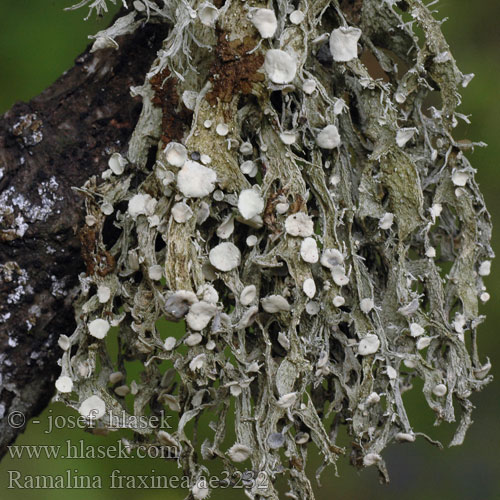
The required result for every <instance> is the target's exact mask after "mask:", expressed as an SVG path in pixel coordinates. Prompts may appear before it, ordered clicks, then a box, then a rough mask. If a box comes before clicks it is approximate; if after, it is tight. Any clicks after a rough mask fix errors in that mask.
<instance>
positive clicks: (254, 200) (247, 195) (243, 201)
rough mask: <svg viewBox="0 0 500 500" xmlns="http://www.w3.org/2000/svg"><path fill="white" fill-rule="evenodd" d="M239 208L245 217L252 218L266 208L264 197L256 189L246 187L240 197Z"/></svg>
mask: <svg viewBox="0 0 500 500" xmlns="http://www.w3.org/2000/svg"><path fill="white" fill-rule="evenodd" d="M238 210H239V211H240V214H241V215H242V216H243V218H244V219H247V220H249V219H252V218H253V217H255V216H256V215H259V214H261V213H262V212H263V210H264V199H263V198H262V196H261V194H260V193H259V192H258V191H257V190H255V189H244V190H243V191H242V192H241V193H240V196H239V198H238Z"/></svg>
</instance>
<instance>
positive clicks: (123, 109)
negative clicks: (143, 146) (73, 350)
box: [0, 25, 166, 457]
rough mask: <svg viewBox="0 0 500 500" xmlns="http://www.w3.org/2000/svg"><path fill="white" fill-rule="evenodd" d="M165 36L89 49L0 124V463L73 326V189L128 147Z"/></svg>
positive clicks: (153, 33) (157, 32) (155, 32)
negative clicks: (136, 89)
mask: <svg viewBox="0 0 500 500" xmlns="http://www.w3.org/2000/svg"><path fill="white" fill-rule="evenodd" d="M165 35H166V28H165V26H157V25H147V26H145V27H144V28H143V29H139V30H138V31H137V32H136V33H135V34H133V35H131V36H125V37H121V38H119V39H118V42H119V43H120V48H119V50H116V51H113V50H112V49H107V50H99V51H97V52H95V53H93V54H91V53H90V52H89V49H87V51H86V52H85V53H84V54H82V55H81V56H80V57H78V58H77V59H76V61H75V66H74V67H73V68H72V69H71V70H69V71H68V72H66V73H65V74H64V75H63V76H62V77H61V78H59V79H58V80H57V81H56V82H55V83H54V84H53V85H51V86H50V87H49V88H48V89H46V90H45V91H44V92H43V93H42V94H41V95H39V96H38V97H36V98H34V99H33V100H32V101H30V102H29V103H17V104H16V105H15V106H13V108H12V109H11V110H9V111H8V112H7V113H5V114H4V115H3V116H2V117H1V118H0V362H1V364H0V457H2V456H3V455H4V454H5V452H6V449H7V446H8V445H9V444H10V443H11V442H13V441H14V439H15V438H16V436H17V435H18V434H19V433H20V432H22V431H23V430H24V427H25V425H21V426H20V428H15V427H13V426H11V425H10V424H9V421H8V416H9V414H11V413H12V412H21V413H22V414H23V415H24V416H25V418H26V420H28V419H30V418H31V417H33V416H35V415H36V414H38V413H39V412H40V411H42V409H43V408H44V407H45V406H46V404H47V403H48V401H49V400H50V398H51V396H52V394H53V391H54V389H53V388H54V380H55V377H56V375H57V374H58V372H59V371H60V369H59V367H58V366H57V359H58V358H59V357H60V356H61V351H60V348H59V347H58V345H57V341H58V338H59V336H60V335H61V334H67V335H70V334H71V333H72V332H73V330H74V327H75V321H74V317H73V315H74V313H73V308H72V300H73V298H74V291H75V290H76V288H75V287H76V285H77V281H78V273H79V272H81V271H82V270H83V264H82V259H81V257H80V245H79V241H78V235H77V230H78V227H79V226H81V225H82V218H83V211H82V207H83V198H82V197H81V196H80V195H79V194H78V193H77V192H75V191H74V190H72V187H74V186H81V185H83V184H84V182H85V181H86V180H87V179H88V178H89V177H90V176H92V175H95V174H99V173H101V172H102V171H103V170H105V169H106V168H107V160H108V158H109V155H110V154H111V153H113V152H114V151H121V150H122V148H124V147H125V146H126V145H127V142H128V140H129V137H130V135H131V133H132V131H133V128H134V126H135V124H136V121H137V118H138V116H139V112H140V108H141V101H140V98H132V97H131V96H130V95H129V88H130V86H132V85H138V84H142V83H143V80H144V75H145V73H146V72H147V70H148V69H149V68H150V66H151V63H152V61H153V58H154V56H155V54H156V51H157V50H158V49H159V47H160V45H161V42H162V40H163V39H164V38H165ZM20 418H21V417H19V419H20ZM19 419H18V420H16V421H15V422H11V423H13V424H14V425H17V424H18V423H20V422H21V420H19Z"/></svg>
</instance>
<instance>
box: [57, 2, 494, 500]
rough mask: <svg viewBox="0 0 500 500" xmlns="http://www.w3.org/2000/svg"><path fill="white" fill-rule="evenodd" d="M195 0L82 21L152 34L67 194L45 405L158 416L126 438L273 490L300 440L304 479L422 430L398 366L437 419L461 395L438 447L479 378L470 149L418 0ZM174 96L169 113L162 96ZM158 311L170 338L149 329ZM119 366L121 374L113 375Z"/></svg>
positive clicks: (478, 247)
mask: <svg viewBox="0 0 500 500" xmlns="http://www.w3.org/2000/svg"><path fill="white" fill-rule="evenodd" d="M89 3H90V2H89V1H88V0H87V1H84V2H81V3H80V4H79V5H86V4H89ZM217 5H218V8H217V7H215V6H214V5H212V4H211V3H210V2H201V1H200V2H198V1H195V0H190V1H187V0H185V1H175V2H173V1H170V2H167V1H151V0H142V1H141V2H134V3H133V5H131V6H130V7H131V8H132V12H131V13H130V14H128V16H127V17H126V18H122V19H120V20H118V21H117V22H116V23H115V26H114V27H112V28H110V29H109V30H107V31H104V32H101V33H99V34H97V35H96V44H97V46H95V47H94V48H95V50H99V49H100V48H101V47H110V46H113V45H116V42H114V36H117V35H119V34H123V33H127V32H130V31H133V30H135V29H140V25H141V23H142V22H144V21H149V22H157V23H159V22H165V23H168V24H169V25H170V26H171V31H170V34H169V36H168V38H167V39H166V40H165V42H164V45H163V48H162V50H161V51H160V52H159V53H158V57H157V59H156V61H155V63H154V65H153V67H152V68H151V71H150V73H149V74H148V76H147V79H146V81H145V83H144V85H143V86H142V87H140V88H133V89H132V92H133V94H134V95H140V96H141V97H142V99H143V111H142V114H141V117H140V119H139V121H138V123H137V127H136V129H135V132H134V135H133V137H132V139H131V141H130V144H129V145H128V150H127V151H120V153H121V154H122V155H123V158H122V157H119V156H117V155H115V156H114V157H113V159H112V160H111V161H110V170H109V171H108V172H107V173H106V175H105V181H104V182H101V183H99V184H98V185H97V183H96V181H95V180H91V181H89V182H88V183H87V184H86V186H85V187H84V188H82V192H83V193H84V194H85V195H86V200H87V211H88V215H87V219H86V221H87V225H86V227H85V228H84V231H85V235H86V237H85V238H84V239H83V240H82V241H84V242H85V244H84V246H85V245H87V247H86V250H87V259H86V260H87V265H88V273H87V275H85V276H82V277H81V295H80V299H79V301H78V303H77V304H76V316H77V320H78V327H77V329H76V331H75V333H74V334H73V335H72V336H71V337H70V338H69V339H66V338H64V339H62V341H61V344H62V346H63V347H64V348H65V353H64V355H63V358H62V362H61V366H62V377H61V379H60V381H59V384H58V385H59V387H58V388H59V389H60V391H61V389H62V391H61V392H59V393H58V396H57V398H58V399H60V400H64V401H65V402H66V403H67V404H68V405H70V406H72V407H73V408H75V409H80V412H81V413H85V414H88V409H89V407H92V404H94V405H95V402H96V401H100V403H98V404H97V406H98V407H96V408H95V410H96V412H97V415H98V416H99V419H98V420H97V425H98V426H99V427H102V428H106V427H107V426H109V424H110V421H109V412H112V413H113V414H117V415H122V412H123V411H124V410H125V411H126V414H127V415H128V416H129V417H130V418H129V417H127V418H128V420H127V418H126V419H125V421H123V422H122V424H123V426H124V427H129V428H133V419H132V418H131V417H132V416H141V415H145V414H161V413H162V412H166V413H172V412H176V413H177V414H178V419H177V425H176V427H175V429H173V430H171V431H170V433H169V434H168V435H165V433H164V432H163V433H162V432H160V431H158V429H154V428H142V429H137V430H136V432H137V433H136V436H137V437H136V440H135V441H130V442H128V445H129V446H130V448H133V447H134V446H136V445H137V444H138V443H141V444H144V443H148V444H149V445H150V446H158V447H161V446H163V445H165V444H172V443H173V444H174V445H175V446H176V447H177V448H178V450H179V457H178V461H179V464H180V465H181V466H182V467H183V468H184V471H185V472H186V473H188V474H189V475H190V477H191V478H192V479H193V481H195V480H197V479H199V478H200V477H202V476H208V475H209V469H208V467H209V464H210V460H212V459H217V460H219V461H222V462H223V464H224V467H225V468H226V469H227V470H228V471H232V470H234V469H235V468H240V469H241V467H242V466H244V467H245V468H247V469H249V470H253V471H254V472H255V473H257V472H258V473H261V474H264V475H265V476H267V477H269V478H270V481H269V482H262V483H261V484H257V483H256V484H253V485H251V484H249V486H248V489H247V491H246V493H247V496H248V497H249V498H255V499H258V498H278V496H277V492H276V489H275V487H274V481H275V479H276V478H277V477H278V476H279V475H285V476H286V478H287V480H288V485H289V490H288V492H287V493H286V496H287V497H288V498H297V499H304V498H313V492H312V486H311V482H310V479H311V478H309V477H307V475H306V473H305V465H306V459H307V454H308V452H309V451H310V450H312V448H313V447H314V448H316V449H317V450H318V451H319V453H320V454H321V455H322V457H323V465H322V467H321V468H320V470H318V475H319V473H320V472H321V470H322V469H323V468H324V467H326V466H328V465H333V466H335V462H336V459H337V457H338V456H339V454H347V453H349V454H350V457H351V462H352V463H353V465H355V466H357V467H363V466H370V465H374V466H376V467H378V469H379V471H380V472H381V474H382V477H384V478H387V471H386V468H385V465H384V460H383V451H384V449H385V448H386V446H387V445H388V444H389V443H391V442H394V441H399V442H404V441H414V440H415V439H416V437H418V436H423V437H424V438H427V439H429V440H430V441H432V439H431V438H430V437H427V436H425V435H423V434H422V433H419V431H418V429H414V428H413V427H412V425H411V420H410V417H409V416H408V415H407V412H406V410H405V405H404V401H403V398H404V393H405V392H407V391H409V390H411V389H412V384H413V381H414V380H415V379H421V380H423V394H424V396H425V400H426V401H427V404H428V406H429V407H430V409H431V410H432V411H433V412H434V413H435V416H436V422H437V423H440V422H443V421H444V422H454V421H455V420H456V417H455V414H456V411H457V410H456V407H457V406H458V407H459V408H460V417H459V421H458V426H457V430H456V433H455V436H454V438H453V440H452V442H451V444H452V445H458V444H460V443H462V441H463V439H464V436H465V433H466V430H467V428H468V427H469V425H470V423H471V410H472V408H473V406H472V404H471V403H470V401H469V397H470V396H471V394H472V393H473V392H475V391H478V390H480V389H481V388H482V387H483V386H484V385H486V384H487V383H488V382H489V381H490V378H491V377H490V376H488V370H489V362H488V363H486V364H481V361H480V357H479V354H478V350H477V346H476V336H477V327H478V325H479V324H480V323H481V321H482V320H483V317H482V316H481V315H480V313H479V301H480V300H482V301H485V300H487V298H488V297H489V296H488V294H487V292H486V291H485V288H484V286H483V281H482V277H483V276H485V275H487V274H489V268H490V259H491V258H492V257H493V253H492V250H491V248H490V236H491V225H490V218H489V215H488V212H487V211H486V208H485V206H484V202H483V198H482V196H481V194H480V192H479V189H478V186H477V184H476V182H475V180H474V170H473V168H472V167H471V165H470V163H469V161H468V159H467V157H466V156H465V154H464V151H465V150H467V149H471V148H473V147H474V145H478V144H473V143H470V142H468V141H457V140H456V139H455V138H454V137H453V129H454V127H455V126H456V125H457V121H458V120H459V119H462V118H464V116H463V115H461V114H460V113H458V112H457V107H458V106H459V105H460V96H459V92H458V91H459V88H460V87H461V86H466V85H467V83H468V82H469V80H470V76H471V75H463V74H462V73H461V72H460V71H459V69H458V68H457V66H456V64H455V60H454V58H453V56H452V55H451V52H450V49H449V47H448V45H447V43H446V41H445V39H444V38H443V35H442V33H441V30H440V22H439V21H438V20H436V19H435V17H433V15H432V14H431V13H430V11H429V10H428V8H427V7H426V6H425V5H424V4H423V2H421V1H419V0H406V1H401V2H397V1H395V0H364V1H361V0H360V1H357V2H342V6H343V7H340V5H339V3H338V2H337V1H335V0H334V1H326V0H319V1H314V2H309V1H289V0H277V1H275V2H257V1H250V2H240V1H236V0H226V1H225V2H218V3H217ZM346 5H347V6H346ZM91 7H93V8H95V9H97V10H99V9H102V8H104V7H105V1H104V0H98V1H96V2H93V3H92V4H91ZM258 9H270V10H268V11H261V10H258ZM273 12H274V16H273ZM292 13H293V15H292ZM417 33H418V36H417ZM263 37H264V38H263ZM257 62H258V65H257V67H254V66H255V64H256V63H257ZM158 81H159V82H160V83H159V84H158ZM165 88H168V89H169V90H168V92H166V91H165V92H163V91H164V89H165ZM228 92H229V94H228ZM173 93H174V94H175V95H176V96H177V97H178V103H177V104H175V106H177V109H175V110H171V109H170V108H169V107H168V106H163V107H162V105H161V102H159V101H161V99H166V98H170V99H171V98H172V95H173ZM431 98H432V100H431ZM172 102H173V101H172ZM182 103H184V104H185V106H186V107H187V108H188V109H190V110H191V111H192V115H190V118H189V120H188V121H187V125H186V127H185V130H184V131H183V132H182V131H181V133H180V136H178V137H175V134H179V130H180V129H181V128H182V123H181V121H180V120H179V122H176V124H175V128H176V130H172V127H171V125H170V126H169V123H171V120H172V117H173V119H175V117H176V116H180V115H179V114H177V115H176V114H175V113H180V109H181V107H182ZM431 103H432V104H433V105H431ZM170 107H171V108H173V107H174V104H170ZM184 111H186V110H184ZM168 113H173V114H172V115H169V114H168ZM184 116H185V115H184ZM169 120H170V122H169ZM184 122H186V121H185V120H184ZM174 139H175V140H174ZM167 144H169V145H168V146H167ZM479 145H480V144H479ZM154 147H157V148H158V149H157V154H156V160H155V161H154V164H152V165H151V162H148V157H151V151H154V149H152V148H154ZM104 224H106V227H107V229H106V230H105V231H104V232H103V227H104ZM112 226H114V229H113V231H111V232H112V233H117V236H115V237H113V238H114V239H113V241H109V238H110V237H109V236H107V235H106V231H108V232H109V231H110V228H111V227H112ZM89 241H90V243H89ZM162 318H163V319H166V320H168V321H180V320H184V321H185V322H186V329H185V335H184V336H182V338H177V339H176V338H171V337H169V338H167V339H166V340H163V339H162V338H161V337H160V333H159V331H158V327H157V323H158V321H159V320H160V319H162ZM109 326H116V327H117V328H118V330H119V331H118V354H117V355H115V356H113V357H111V355H110V353H109V352H108V350H107V348H106V341H105V340H103V338H104V337H105V336H106V335H107V334H108V329H109ZM134 360H138V361H140V362H141V363H142V366H143V372H142V377H141V380H140V381H134V382H133V383H132V384H130V381H129V384H130V387H129V386H125V387H124V381H123V380H121V378H122V375H123V377H125V376H126V371H127V363H128V362H130V361H134ZM116 372H120V373H121V374H122V375H120V374H118V375H117V373H116ZM110 380H111V382H110ZM118 386H119V387H118ZM117 387H118V388H119V390H117ZM120 387H121V389H120ZM129 390H130V391H131V394H132V399H133V403H132V405H130V404H129V401H128V400H127V401H126V400H125V397H124V395H125V394H127V393H128V392H129ZM70 391H71V392H70ZM91 396H97V397H98V399H97V400H96V399H95V398H94V399H92V400H90V402H88V401H87V402H86V404H85V405H83V407H82V403H83V402H84V400H87V399H88V398H90V397H91ZM128 397H130V396H128ZM102 403H103V405H102ZM89 405H90V406H89ZM103 407H104V408H106V411H107V413H106V414H104V415H102V412H101V410H102V408H103ZM232 412H234V433H235V436H236V437H235V440H234V441H231V442H229V438H227V436H226V434H227V423H228V421H233V420H231V419H230V417H231V415H230V413H232ZM203 418H205V420H206V419H207V418H208V419H209V420H210V419H211V423H210V424H209V426H208V427H209V429H208V430H207V429H205V430H204V432H205V434H207V435H208V437H207V439H206V440H205V441H204V442H200V441H199V439H198V437H197V436H198V433H197V432H196V430H195V429H196V428H197V426H198V425H199V424H200V422H201V421H203V422H204V421H205V420H201V419H203ZM231 418H232V417H231ZM190 423H194V428H193V427H192V426H191V425H188V424H190ZM342 426H343V427H345V429H346V431H347V434H348V435H349V437H350V441H351V442H352V446H351V449H350V450H346V449H343V448H342V447H340V446H339V445H338V444H337V443H336V440H337V435H338V433H339V429H340V428H341V427H342ZM188 429H189V431H188ZM239 462H241V464H240V463H239ZM256 477H257V476H256ZM261 477H264V476H261ZM191 495H192V497H194V498H196V499H201V498H206V496H207V495H208V490H206V489H204V488H203V487H200V486H194V487H193V489H192V491H191Z"/></svg>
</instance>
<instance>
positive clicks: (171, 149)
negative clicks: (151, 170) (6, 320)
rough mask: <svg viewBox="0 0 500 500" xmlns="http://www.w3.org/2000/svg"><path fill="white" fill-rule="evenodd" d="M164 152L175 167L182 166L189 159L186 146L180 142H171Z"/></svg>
mask: <svg viewBox="0 0 500 500" xmlns="http://www.w3.org/2000/svg"><path fill="white" fill-rule="evenodd" d="M163 154H164V155H165V159H166V160H167V162H168V163H169V164H170V165H172V166H173V167H182V166H183V165H184V163H186V161H187V159H188V154H187V149H186V147H185V146H184V145H183V144H180V143H179V142H169V143H168V144H167V146H166V147H165V149H164V150H163Z"/></svg>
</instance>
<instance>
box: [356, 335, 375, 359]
mask: <svg viewBox="0 0 500 500" xmlns="http://www.w3.org/2000/svg"><path fill="white" fill-rule="evenodd" d="M379 347H380V340H379V338H378V337H377V336H376V335H373V334H368V335H367V336H366V337H365V338H364V339H362V340H361V341H360V343H359V344H358V354H361V356H368V355H370V354H374V353H376V352H377V351H378V349H379Z"/></svg>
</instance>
